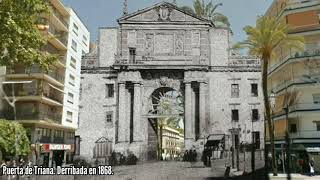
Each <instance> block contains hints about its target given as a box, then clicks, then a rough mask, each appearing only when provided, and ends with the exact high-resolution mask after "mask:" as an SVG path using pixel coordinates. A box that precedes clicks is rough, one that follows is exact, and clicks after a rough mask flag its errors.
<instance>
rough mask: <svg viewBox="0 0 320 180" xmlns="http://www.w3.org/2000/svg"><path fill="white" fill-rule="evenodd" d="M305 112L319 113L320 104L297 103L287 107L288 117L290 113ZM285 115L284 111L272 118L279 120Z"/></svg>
mask: <svg viewBox="0 0 320 180" xmlns="http://www.w3.org/2000/svg"><path fill="white" fill-rule="evenodd" d="M305 111H320V104H313V103H297V104H294V105H292V106H289V117H290V114H291V113H295V112H305ZM285 115H286V113H285V111H284V110H281V111H279V112H277V113H276V114H275V115H274V118H277V119H281V118H283V117H284V116H285Z"/></svg>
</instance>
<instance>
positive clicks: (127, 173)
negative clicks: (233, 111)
mask: <svg viewBox="0 0 320 180" xmlns="http://www.w3.org/2000/svg"><path fill="white" fill-rule="evenodd" d="M246 164H247V169H251V168H250V167H251V166H250V163H248V162H247V163H246ZM260 164H261V163H260ZM212 165H213V167H212V168H208V167H204V166H203V163H202V162H197V163H190V162H177V161H157V162H147V163H144V164H139V165H135V166H116V167H113V172H114V175H113V176H37V177H35V176H33V177H31V178H21V177H20V178H19V179H20V180H27V179H29V180H198V179H199V180H205V179H208V178H212V177H223V176H224V172H225V170H226V167H225V165H226V161H225V160H223V159H221V160H215V161H214V162H213V164H212ZM241 167H243V163H242V161H240V171H236V170H235V169H232V170H231V173H230V175H231V176H234V175H237V176H238V175H242V169H241ZM247 172H248V171H247ZM0 179H1V178H0Z"/></svg>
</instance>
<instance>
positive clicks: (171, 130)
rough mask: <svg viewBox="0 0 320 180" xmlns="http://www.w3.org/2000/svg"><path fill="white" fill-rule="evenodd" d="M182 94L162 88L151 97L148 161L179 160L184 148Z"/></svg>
mask: <svg viewBox="0 0 320 180" xmlns="http://www.w3.org/2000/svg"><path fill="white" fill-rule="evenodd" d="M183 99H184V98H183V96H182V94H181V92H179V91H177V90H175V89H173V88H171V87H160V88H157V89H155V90H154V91H153V93H152V94H151V96H150V97H149V107H148V114H147V118H148V159H149V160H152V159H158V160H177V159H179V158H180V157H181V156H182V153H183V148H184V102H183Z"/></svg>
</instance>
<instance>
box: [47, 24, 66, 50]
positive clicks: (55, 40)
mask: <svg viewBox="0 0 320 180" xmlns="http://www.w3.org/2000/svg"><path fill="white" fill-rule="evenodd" d="M47 33H48V35H49V38H48V41H49V42H50V43H51V44H52V45H54V46H55V47H56V48H58V49H59V50H67V46H68V33H66V32H63V31H59V30H58V29H56V28H55V27H54V26H53V25H52V24H50V25H49V29H48V31H47Z"/></svg>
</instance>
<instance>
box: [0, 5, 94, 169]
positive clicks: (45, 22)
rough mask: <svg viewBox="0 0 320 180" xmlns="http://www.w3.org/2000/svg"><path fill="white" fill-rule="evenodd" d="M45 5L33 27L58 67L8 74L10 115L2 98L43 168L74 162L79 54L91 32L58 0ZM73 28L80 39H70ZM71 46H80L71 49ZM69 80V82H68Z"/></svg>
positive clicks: (16, 70) (6, 88)
mask: <svg viewBox="0 0 320 180" xmlns="http://www.w3.org/2000/svg"><path fill="white" fill-rule="evenodd" d="M48 2H49V5H50V10H51V11H50V13H49V14H42V15H40V16H39V24H37V27H38V28H39V30H40V31H41V33H42V34H43V36H45V37H46V38H47V39H48V42H47V44H46V46H45V47H44V50H45V51H47V52H49V53H52V54H56V55H58V56H59V60H58V62H56V63H54V64H52V65H51V66H50V67H49V71H48V72H46V71H44V70H42V69H41V68H40V67H39V66H38V65H33V66H31V67H24V66H23V65H16V66H15V67H14V68H12V69H6V76H5V81H4V82H3V83H2V85H3V89H4V92H5V94H4V96H5V97H7V99H8V100H10V101H12V100H16V103H15V109H16V113H14V111H13V108H12V107H11V106H9V105H8V104H7V101H6V100H5V99H6V98H5V97H4V98H3V102H4V104H7V105H6V107H5V108H4V117H5V118H6V119H12V120H17V121H18V122H19V123H22V124H23V126H24V127H26V128H27V129H28V132H30V133H29V134H28V136H29V138H30V140H31V144H32V145H31V146H32V159H33V162H34V163H38V164H40V165H44V166H52V165H54V164H55V165H61V164H62V163H67V162H68V161H70V160H71V158H72V155H73V152H74V133H75V130H76V128H77V124H78V118H77V115H78V103H79V102H78V94H79V87H80V69H81V56H82V54H81V52H82V51H83V52H82V53H83V54H84V53H87V52H88V51H89V46H88V44H89V32H88V30H87V29H86V27H85V26H84V25H83V23H82V22H81V21H80V20H79V18H78V17H77V15H76V14H75V13H74V11H73V10H72V9H69V8H66V7H65V6H64V5H63V4H62V2H60V0H50V1H48ZM75 24H76V25H77V26H78V34H79V35H78V36H75V35H74V34H73V33H74V31H75V27H74V25H75ZM83 37H86V39H85V40H84V39H83ZM74 41H75V42H76V43H78V47H77V45H75V46H76V47H74ZM75 48H77V50H75ZM77 51H78V52H77ZM71 75H72V76H73V77H74V79H73V80H70V78H69V77H71ZM71 82H72V84H71ZM69 94H72V96H71V95H70V96H69ZM71 97H72V98H71ZM69 112H72V114H71V116H69V114H70V113H69Z"/></svg>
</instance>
